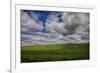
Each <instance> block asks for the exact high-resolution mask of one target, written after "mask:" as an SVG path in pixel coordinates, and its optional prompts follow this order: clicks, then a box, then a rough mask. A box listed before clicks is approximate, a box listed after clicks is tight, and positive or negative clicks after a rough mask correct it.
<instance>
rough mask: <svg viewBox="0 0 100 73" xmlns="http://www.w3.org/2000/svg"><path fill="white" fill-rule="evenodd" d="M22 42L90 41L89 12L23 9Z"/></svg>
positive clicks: (28, 43) (33, 43)
mask: <svg viewBox="0 0 100 73" xmlns="http://www.w3.org/2000/svg"><path fill="white" fill-rule="evenodd" d="M20 13H21V44H22V46H23V45H35V44H52V43H53V44H56V43H60V44H61V43H84V42H89V25H90V24H89V13H82V12H59V11H39V10H38V11H37V10H21V11H20Z"/></svg>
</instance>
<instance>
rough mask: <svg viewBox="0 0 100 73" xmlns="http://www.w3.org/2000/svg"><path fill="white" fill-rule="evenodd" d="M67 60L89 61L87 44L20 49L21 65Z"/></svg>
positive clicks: (36, 46) (34, 46) (38, 46)
mask: <svg viewBox="0 0 100 73" xmlns="http://www.w3.org/2000/svg"><path fill="white" fill-rule="evenodd" d="M68 60H89V43H81V44H71V43H70V44H49V45H30V46H22V47H21V63H30V62H47V61H68Z"/></svg>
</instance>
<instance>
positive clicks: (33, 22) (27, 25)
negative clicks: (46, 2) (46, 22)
mask: <svg viewBox="0 0 100 73" xmlns="http://www.w3.org/2000/svg"><path fill="white" fill-rule="evenodd" d="M32 15H34V19H33V18H31V17H30V16H29V15H28V14H27V13H26V12H23V11H21V26H22V27H21V30H22V31H28V30H30V29H35V30H42V29H43V26H42V25H41V24H42V22H40V21H39V20H38V19H37V16H36V14H35V13H34V14H32Z"/></svg>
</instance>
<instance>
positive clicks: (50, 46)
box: [21, 44, 65, 51]
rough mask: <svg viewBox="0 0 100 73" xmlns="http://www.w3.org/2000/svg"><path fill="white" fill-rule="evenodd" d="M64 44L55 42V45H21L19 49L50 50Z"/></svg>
mask: <svg viewBox="0 0 100 73" xmlns="http://www.w3.org/2000/svg"><path fill="white" fill-rule="evenodd" d="M64 46H65V45H64V44H55V45H52V44H51V45H30V46H22V47H21V49H22V50H23V51H30V50H31V51H38V50H41V51H42V50H43V51H50V50H57V49H61V48H63V47H64Z"/></svg>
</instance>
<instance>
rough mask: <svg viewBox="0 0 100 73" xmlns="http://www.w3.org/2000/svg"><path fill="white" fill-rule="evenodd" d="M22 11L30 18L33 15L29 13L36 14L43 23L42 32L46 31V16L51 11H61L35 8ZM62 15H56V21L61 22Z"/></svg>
mask: <svg viewBox="0 0 100 73" xmlns="http://www.w3.org/2000/svg"><path fill="white" fill-rule="evenodd" d="M22 11H23V12H26V13H27V14H28V15H29V16H30V17H31V18H33V15H32V14H31V13H35V14H37V15H39V16H38V20H39V21H41V22H42V23H43V24H42V25H43V27H44V29H43V30H42V32H47V31H46V29H45V26H46V24H45V22H46V19H47V17H48V16H50V15H51V14H52V13H54V14H57V13H62V12H56V11H37V10H22ZM61 16H62V15H58V16H57V17H58V18H59V20H58V22H63V19H62V18H61Z"/></svg>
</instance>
